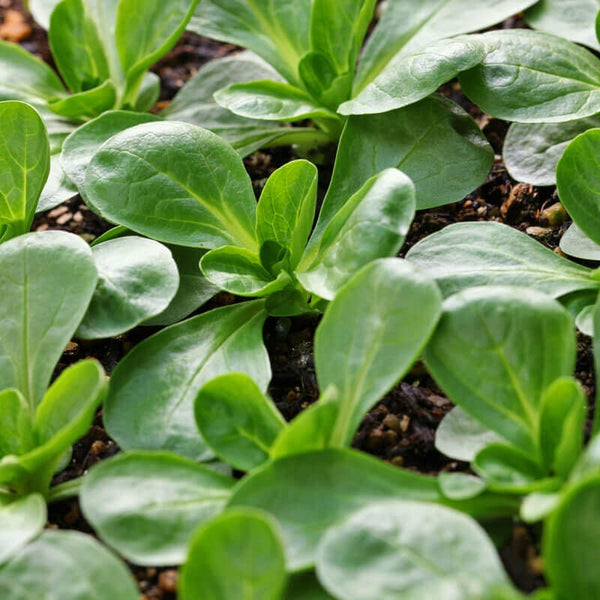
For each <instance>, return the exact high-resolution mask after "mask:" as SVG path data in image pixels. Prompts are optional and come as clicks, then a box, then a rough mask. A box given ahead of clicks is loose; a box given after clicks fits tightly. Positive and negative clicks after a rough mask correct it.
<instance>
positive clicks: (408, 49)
mask: <svg viewBox="0 0 600 600" xmlns="http://www.w3.org/2000/svg"><path fill="white" fill-rule="evenodd" d="M535 2H536V0H478V2H477V10H472V8H473V5H472V3H471V2H470V0H446V1H445V2H440V1H439V0H420V1H419V2H406V1H405V0H388V2H387V5H386V7H385V10H384V12H383V14H382V16H381V18H380V20H379V24H378V25H377V27H376V28H375V31H374V32H373V34H372V35H371V36H370V37H369V41H368V43H367V46H366V48H365V51H364V53H363V56H362V58H361V61H360V64H359V68H358V73H357V76H356V81H355V86H354V89H355V92H358V91H360V90H361V89H362V88H364V86H365V85H366V84H367V83H370V82H371V81H372V80H373V79H374V78H375V77H376V76H377V75H379V73H380V72H381V71H382V69H383V68H384V67H385V65H387V64H388V63H389V61H390V60H391V59H392V57H393V56H394V55H395V54H398V53H402V54H404V53H412V52H415V51H416V50H418V49H419V48H423V47H425V46H427V45H429V44H431V43H432V42H434V41H435V40H439V39H442V38H447V37H452V36H455V35H459V34H461V33H469V32H471V31H479V30H480V29H486V28H487V27H489V26H490V25H494V24H495V23H500V22H502V21H504V20H505V19H507V18H508V17H510V16H512V15H514V14H515V13H517V12H519V11H521V10H523V9H524V8H527V7H528V6H531V5H532V4H535Z"/></svg>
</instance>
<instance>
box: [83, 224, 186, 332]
mask: <svg viewBox="0 0 600 600" xmlns="http://www.w3.org/2000/svg"><path fill="white" fill-rule="evenodd" d="M92 253H93V255H94V262H95V263H96V268H97V269H98V284H97V286H96V289H95V291H94V295H93V297H92V300H91V302H90V305H89V307H88V310H87V312H86V314H85V317H84V318H83V321H82V322H81V324H80V325H79V328H78V329H77V335H78V336H79V337H82V338H84V339H97V338H108V337H112V336H115V335H119V334H121V333H124V332H125V331H128V330H129V329H132V328H133V327H135V326H136V325H139V324H140V323H142V322H143V321H145V320H146V319H149V318H151V317H154V316H156V315H158V314H160V313H161V312H162V311H163V310H165V309H166V308H167V306H169V303H170V302H171V300H172V299H173V297H174V296H175V294H176V293H177V288H178V287H179V274H178V271H177V265H176V264H175V261H174V260H173V257H172V256H171V252H170V251H169V250H168V249H167V248H166V247H165V246H163V245H162V244H159V243H158V242H155V241H153V240H148V239H146V238H140V237H137V236H126V237H122V238H118V239H114V240H109V241H107V242H103V243H101V244H98V245H95V246H94V247H93V249H92Z"/></svg>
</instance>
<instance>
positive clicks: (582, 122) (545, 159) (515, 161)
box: [502, 0, 600, 185]
mask: <svg viewBox="0 0 600 600" xmlns="http://www.w3.org/2000/svg"><path fill="white" fill-rule="evenodd" d="M592 1H593V2H596V0H592ZM594 127H600V116H596V115H594V116H592V117H588V118H587V119H577V120H576V121H567V122H566V123H513V124H512V125H511V126H510V127H509V129H508V133H507V134H506V138H505V140H504V146H503V149H502V155H503V158H504V162H505V163H506V168H507V169H508V172H509V173H510V174H511V176H512V177H513V178H514V179H516V180H517V181H524V182H526V183H531V184H533V185H556V165H557V164H558V161H559V159H560V157H561V156H562V154H563V152H564V151H565V148H566V147H567V146H568V145H569V143H570V142H571V141H572V140H573V139H574V138H575V137H577V136H578V135H579V134H580V133H583V132H584V131H587V130H588V129H593V128H594Z"/></svg>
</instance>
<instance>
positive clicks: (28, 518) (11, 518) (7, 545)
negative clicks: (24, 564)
mask: <svg viewBox="0 0 600 600" xmlns="http://www.w3.org/2000/svg"><path fill="white" fill-rule="evenodd" d="M45 524H46V502H45V500H44V498H43V496H41V495H40V494H31V495H30V496H25V497H24V498H20V499H18V500H15V501H14V502H11V503H10V504H7V505H6V506H0V565H2V564H3V563H5V562H6V561H7V560H8V559H10V558H12V556H14V555H15V554H16V553H17V552H18V551H19V550H21V548H23V547H24V546H26V545H27V543H28V542H30V541H31V540H32V539H34V538H35V537H37V536H38V535H39V534H40V533H41V532H42V530H43V529H44V525H45ZM1 572H2V571H1V567H0V573H1ZM1 580H2V576H1V575H0V581H1ZM0 588H1V583H0Z"/></svg>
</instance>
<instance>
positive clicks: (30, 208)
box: [0, 102, 50, 241]
mask: <svg viewBox="0 0 600 600" xmlns="http://www.w3.org/2000/svg"><path fill="white" fill-rule="evenodd" d="M0 122H1V123H2V127H1V128H0V232H1V231H2V230H3V228H4V227H6V229H4V232H3V233H0V241H2V240H4V241H5V240H7V239H10V238H11V237H15V236H17V235H21V234H23V233H27V232H28V231H29V228H30V227H31V223H32V221H33V216H34V214H35V209H36V207H37V204H38V198H39V197H40V194H41V192H42V189H43V188H44V184H45V183H46V179H47V178H48V171H49V169H50V147H49V144H48V136H47V135H46V129H45V127H44V123H43V121H42V119H41V117H40V116H39V115H38V113H37V112H36V111H35V110H34V109H33V108H31V106H29V105H27V104H24V103H22V102H0Z"/></svg>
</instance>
